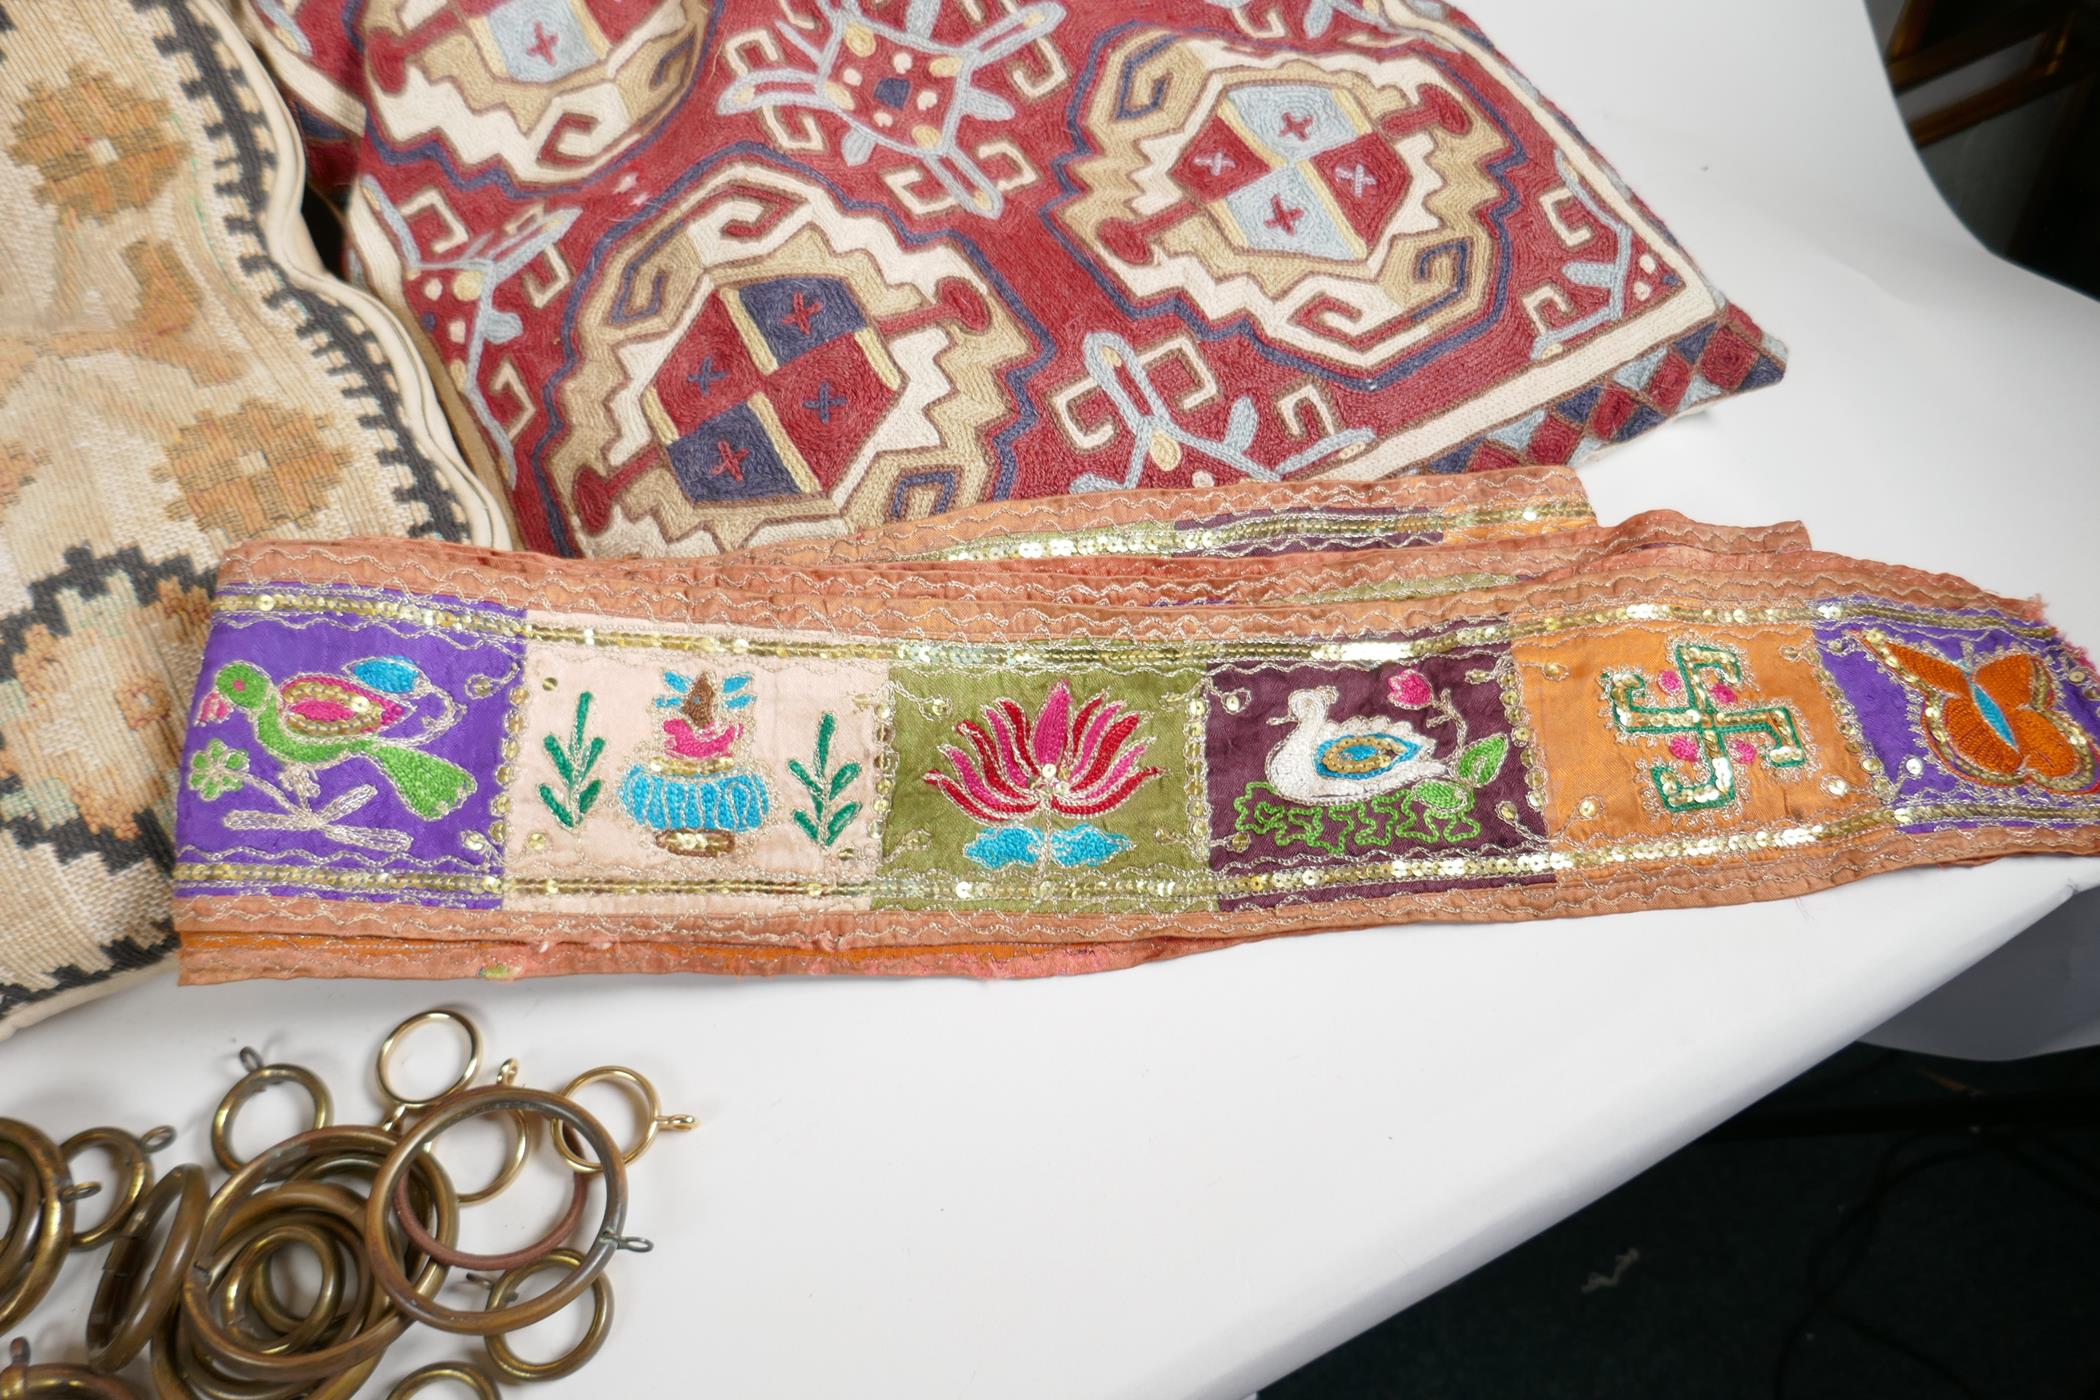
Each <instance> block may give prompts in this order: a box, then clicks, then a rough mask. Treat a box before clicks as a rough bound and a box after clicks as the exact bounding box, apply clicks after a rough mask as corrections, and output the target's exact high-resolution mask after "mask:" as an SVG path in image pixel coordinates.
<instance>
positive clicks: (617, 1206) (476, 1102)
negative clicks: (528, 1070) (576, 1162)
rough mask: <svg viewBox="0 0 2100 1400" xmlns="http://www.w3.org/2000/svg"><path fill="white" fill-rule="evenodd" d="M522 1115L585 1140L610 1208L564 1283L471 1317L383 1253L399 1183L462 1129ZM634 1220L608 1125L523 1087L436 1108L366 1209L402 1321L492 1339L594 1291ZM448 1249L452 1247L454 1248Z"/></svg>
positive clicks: (399, 1146)
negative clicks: (441, 1140) (440, 1139)
mask: <svg viewBox="0 0 2100 1400" xmlns="http://www.w3.org/2000/svg"><path fill="white" fill-rule="evenodd" d="M512 1109H521V1110H523V1111H525V1112H527V1113H530V1114H535V1115H539V1116H544V1117H550V1118H555V1119H558V1120H560V1121H561V1122H563V1123H566V1124H568V1125H569V1126H571V1127H573V1128H574V1129H575V1130H576V1131H577V1132H578V1133H579V1134H581V1136H582V1138H583V1140H584V1142H585V1144H586V1145H587V1146H588V1147H589V1148H590V1150H591V1151H592V1152H593V1153H595V1154H597V1156H598V1158H599V1160H600V1161H601V1163H602V1164H603V1166H604V1178H605V1202H604V1205H603V1208H602V1212H601V1215H600V1218H599V1222H598V1225H597V1227H596V1228H595V1229H594V1230H593V1231H592V1236H591V1246H590V1249H589V1250H588V1251H587V1252H586V1253H585V1254H584V1255H583V1256H582V1262H581V1263H579V1264H578V1265H577V1266H576V1267H575V1268H573V1269H571V1270H570V1271H569V1273H568V1275H567V1276H566V1277H565V1278H563V1279H562V1281H561V1282H559V1283H557V1284H555V1285H554V1287H552V1288H550V1289H548V1290H547V1291H546V1292H545V1293H542V1294H539V1295H538V1296H537V1297H534V1298H531V1299H529V1300H527V1301H525V1302H522V1303H517V1304H514V1305H512V1306H510V1307H507V1308H502V1309H498V1310H496V1311H493V1312H490V1311H468V1310H465V1309H461V1308H454V1307H450V1306H448V1305H446V1304H442V1303H438V1302H435V1301H433V1300H432V1299H431V1298H430V1297H429V1296H428V1294H426V1293H422V1292H418V1291H417V1290H415V1289H413V1288H412V1287H411V1286H410V1284H409V1280H408V1278H407V1276H406V1275H405V1274H404V1273H403V1272H402V1270H401V1264H400V1261H399V1259H398V1258H396V1257H395V1256H394V1255H393V1254H392V1253H390V1252H389V1251H387V1250H385V1249H384V1248H382V1246H383V1245H384V1244H385V1242H386V1240H387V1238H388V1232H389V1229H390V1227H391V1226H392V1223H393V1219H394V1182H395V1180H396V1178H398V1177H399V1176H400V1174H401V1173H402V1172H403V1171H406V1170H408V1169H409V1168H410V1167H411V1166H412V1165H415V1164H416V1163H417V1162H418V1161H419V1159H420V1158H421V1157H422V1155H423V1152H422V1149H423V1147H424V1146H425V1145H426V1144H427V1143H429V1142H430V1141H431V1140H432V1139H434V1138H435V1137H436V1136H437V1135H438V1134H439V1133H442V1132H443V1131H445V1129H447V1128H449V1127H451V1126H452V1125H453V1124H455V1123H462V1122H465V1121H466V1120H467V1119H470V1118H479V1117H482V1116H483V1115H485V1114H490V1113H503V1112H507V1111H509V1110H512ZM626 1219H627V1172H626V1168H625V1167H624V1166H623V1165H622V1164H621V1162H620V1146H619V1144H618V1143H616V1142H614V1141H613V1138H612V1134H610V1133H608V1132H607V1131H606V1130H605V1126H604V1125H603V1124H601V1123H600V1122H599V1121H598V1120H597V1119H595V1118H593V1117H591V1115H590V1114H589V1113H588V1112H586V1111H585V1110H584V1109H582V1108H581V1107H579V1106H577V1105H576V1104H574V1103H571V1102H570V1101H569V1100H568V1099H566V1098H563V1097H562V1096H561V1095H559V1094H550V1093H548V1092H546V1091H545V1090H543V1089H527V1088H523V1087H521V1086H517V1085H505V1084H492V1085H489V1086H488V1087H486V1088H481V1089H469V1090H468V1091H467V1092H465V1093H463V1094H458V1095H455V1096H454V1097H452V1098H450V1099H447V1100H446V1101H445V1102H443V1103H441V1104H439V1105H438V1106H437V1107H435V1108H433V1109H432V1110H431V1111H430V1113H429V1114H428V1115H426V1116H425V1117H424V1118H423V1119H422V1121H420V1122H418V1123H417V1124H416V1125H415V1127H413V1128H411V1129H409V1131H408V1132H407V1133H406V1134H405V1135H403V1136H402V1138H401V1140H400V1141H399V1142H398V1143H396V1144H395V1146H394V1150H393V1151H392V1152H391V1153H390V1154H389V1155H388V1156H387V1159H386V1162H385V1164H384V1165H383V1166H381V1167H380V1169H379V1175H378V1176H377V1177H375V1178H374V1179H373V1181H372V1191H371V1194H370V1196H369V1197H367V1198H366V1202H365V1250H366V1253H367V1255H369V1256H370V1264H371V1269H372V1274H373V1277H374V1278H375V1279H376V1280H377V1281H378V1283H379V1286H380V1288H382V1289H383V1290H385V1292H386V1295H387V1296H388V1297H389V1298H391V1299H393V1301H394V1306H395V1307H396V1308H397V1309H398V1310H399V1311H400V1313H401V1315H402V1316H404V1317H407V1318H410V1319H412V1320H414V1321H416V1322H421V1323H423V1324H425V1325H426V1326H430V1327H435V1328H437V1329H438V1330H439V1331H441V1332H464V1333H470V1334H476V1335H480V1336H487V1335H488V1334H490V1333H492V1332H514V1331H516V1330H517V1329H518V1328H521V1327H529V1326H531V1325H532V1324H533V1323H535V1322H538V1321H539V1320H540V1319H541V1318H544V1317H551V1316H553V1315H554V1314H555V1313H557V1312H559V1311H560V1310H561V1309H562V1308H563V1307H565V1306H567V1304H568V1303H569V1301H570V1300H571V1299H573V1298H575V1297H576V1296H578V1295H579V1294H581V1293H582V1292H583V1290H584V1289H586V1288H588V1287H589V1286H590V1282H591V1280H592V1279H594V1278H596V1277H597V1276H598V1275H599V1274H601V1273H603V1272H604V1271H605V1266H606V1265H607V1264H608V1263H610V1262H611V1261H612V1256H613V1254H614V1252H615V1251H617V1250H619V1249H622V1248H624V1247H626V1246H625V1244H624V1237H623V1236H622V1235H621V1234H620V1228H621V1226H622V1225H624V1224H625V1223H626ZM447 1242H448V1243H449V1240H448V1241H447Z"/></svg>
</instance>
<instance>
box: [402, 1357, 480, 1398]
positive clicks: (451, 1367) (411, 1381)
mask: <svg viewBox="0 0 2100 1400" xmlns="http://www.w3.org/2000/svg"><path fill="white" fill-rule="evenodd" d="M440 1381H452V1382H454V1383H455V1384H457V1385H460V1386H464V1387H465V1388H466V1389H468V1390H470V1391H472V1392H473V1393H474V1396H475V1400H500V1397H501V1395H502V1392H501V1391H499V1390H497V1389H496V1383H495V1382H494V1381H492V1380H490V1379H489V1378H488V1373H487V1372H485V1371H483V1370H482V1369H481V1368H480V1367H479V1366H470V1365H468V1364H467V1363H466V1362H464V1361H436V1362H432V1363H431V1364H430V1365H428V1366H425V1367H423V1368H422V1369H421V1370H417V1371H411V1372H409V1373H408V1374H407V1375H405V1376H403V1377H402V1378H401V1380H400V1383H399V1384H397V1385H396V1386H395V1387H394V1388H393V1389H392V1390H390V1391H388V1392H387V1393H386V1400H411V1397H413V1396H417V1395H421V1394H422V1393H423V1392H424V1391H426V1390H428V1389H429V1388H430V1387H431V1386H434V1385H436V1384H437V1383H438V1382H440Z"/></svg>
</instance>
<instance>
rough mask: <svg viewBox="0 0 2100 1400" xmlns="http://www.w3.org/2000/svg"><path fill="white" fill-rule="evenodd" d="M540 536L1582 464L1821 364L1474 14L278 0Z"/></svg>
mask: <svg viewBox="0 0 2100 1400" xmlns="http://www.w3.org/2000/svg"><path fill="white" fill-rule="evenodd" d="M243 3H244V4H245V21H244V22H245V24H246V25H247V27H248V30H249V32H250V33H251V34H252V36H253V37H254V38H255V40H256V42H257V44H258V46H259V47H260V48H261V49H262V50H263V52H264V53H265V54H266V56H267V57H268V58H269V60H270V62H271V64H272V65H273V66H274V68H275V70H276V72H277V75H278V78H279V81H280V83H281V84H282V86H283V88H284V90H285V92H286V93H287V95H288V96H289V97H290V98H291V100H292V102H293V103H294V105H295V106H296V107H297V108H298V109H299V111H300V113H301V117H302V129H303V130H304V131H305V132H306V133H307V138H308V140H309V143H310V145H311V148H312V153H313V165H314V169H315V171H316V172H317V174H318V175H319V176H320V177H321V178H322V179H323V180H324V181H325V182H327V183H329V184H331V185H332V186H333V187H334V188H335V189H336V190H338V191H339V192H340V193H341V194H342V196H343V197H344V198H345V200H346V201H347V206H348V227H349V230H350V243H351V250H352V257H353V259H354V262H355V266H356V269H357V271H358V272H359V273H361V275H362V276H363V277H364V278H365V279H367V280H368V281H369V283H370V285H371V286H372V287H373V288H374V289H375V291H377V292H378V294H379V295H380V296H381V297H382V298H383V299H384V300H385V301H386V302H387V303H388V304H390V305H391V306H393V307H394V309H395V310H396V311H397V312H398V313H399V315H400V316H401V318H402V320H403V322H404V323H406V324H407V325H408V326H410V327H411V328H412V334H414V335H415V337H416V338H417V342H418V344H419V346H420V348H421V349H422V351H423V354H424V356H425V357H426V359H427V360H428V361H429V363H430V365H431V367H432V369H433V371H434V374H435V378H436V380H437V382H438V385H439V389H440V392H441V393H442V394H443V396H444V399H445V403H446V407H447V410H448V412H449V415H450V417H451V419H452V421H453V423H454V426H455V428H456V429H457V432H458V435H459V437H460V439H461V441H462V443H463V445H464V446H465V448H466V450H467V452H468V453H469V455H470V456H471V457H472V458H473V459H474V461H475V463H476V465H477V466H478V468H479V469H480V470H481V471H482V473H483V474H484V475H485V477H486V478H487V480H488V481H489V482H490V483H491V484H492V485H493V486H494V487H495V488H496V489H498V490H499V491H501V492H502V493H503V494H504V495H506V496H507V498H508V499H509V501H510V503H511V505H512V507H513V508H514V510H515V514H516V518H517V523H518V526H519V530H520V535H521V538H522V540H523V541H524V542H526V543H528V544H530V545H532V546H534V547H536V548H539V549H543V550H549V551H553V552H558V553H565V554H621V553H645V554H647V553H655V554H662V553H677V554H703V553H715V552H720V551H725V550H730V549H735V548H739V547H742V546H746V545H751V544H765V543H769V542H776V541H779V540H783V539H790V538H795V537H804V538H807V537H812V536H816V537H833V536H838V535H843V534H845V533H847V532H849V531H851V530H855V529H859V528H864V527H868V526H874V525H879V524H882V523H884V522H887V521H893V520H899V519H911V518H917V517H923V516H927V515H931V514H934V513H937V512H941V511H946V510H951V509H955V508H959V507H963V506H968V505H971V504H973V503H977V502H983V501H996V500H1007V499H1018V498H1027V497H1040V496H1048V495H1055V494H1059V493H1064V492H1095V493H1099V492H1115V491H1123V490H1129V489H1134V488H1139V487H1148V488H1149V487H1169V486H1199V487H1200V486H1204V485H1209V484H1221V485H1222V484H1230V483H1233V482H1238V481H1246V480H1255V481H1280V480H1287V479H1289V480H1296V479H1302V478H1307V477H1312V476H1326V477H1335V478H1343V479H1356V480H1365V479H1372V478H1378V477H1384V476H1390V475H1395V474H1400V473H1408V472H1419V471H1434V472H1465V471H1479V470H1483V469H1491V468H1501V467H1510V466H1519V465H1542V464H1543V465H1554V464H1565V463H1574V462H1580V461H1582V460H1584V459H1585V458H1587V457H1589V456H1590V455H1592V454H1594V453H1596V452H1598V451H1600V450H1602V449H1604V448H1606V447H1608V446H1610V445H1612V444H1615V443H1620V442H1624V441H1626V440H1627V439H1629V438H1632V437H1635V436H1637V435H1639V434H1641V433H1644V432H1646V431H1648V430H1649V429H1651V428H1654V427H1655V426H1657V425H1658V424H1660V423H1662V422H1663V421H1664V420H1665V419H1667V418H1669V417H1671V416H1672V415H1675V414H1678V413H1681V412H1684V411H1686V410H1689V409H1692V408H1696V407H1699V406H1701V405H1704V404H1706V403H1709V402H1710V401H1712V400H1714V399H1716V398H1718V397H1720V396H1722V395H1727V394H1732V393H1737V392H1741V391H1743V390H1747V389H1754V388H1758V387H1760V386H1763V385H1767V384H1770V383H1772V382H1773V381H1775V380H1777V379H1778V378H1779V377H1780V374H1781V372H1782V362H1783V352H1782V351H1781V349H1780V347H1779V346H1778V345H1777V344H1776V343H1775V342H1774V341H1773V340H1772V339H1770V338H1769V337H1768V336H1766V335H1765V334H1764V332H1763V331H1762V330H1760V328H1759V327H1758V325H1757V324H1756V322H1754V321H1753V320H1752V319H1751V318H1750V317H1749V316H1748V315H1746V314H1745V313H1743V312H1742V311H1741V310H1739V309H1737V308H1735V307H1733V306H1731V305H1730V304H1729V303H1728V302H1727V301H1726V300H1725V299H1724V298H1723V297H1722V296H1721V294H1720V293H1719V291H1717V290H1716V289H1715V288H1714V287H1713V286H1712V285H1711V284H1710V283H1709V282H1708V281H1707V280H1706V279H1705V277H1704V276H1702V275H1701V273H1700V272H1699V269H1698V268H1697V267H1696V266H1695V264H1694V263H1693V261H1692V259H1691V257H1690V256H1689V255H1688V254H1687V253H1686V251H1685V250H1684V249H1683V248H1682V247H1680V246H1679V245H1678V244H1677V243H1676V241H1675V240H1674V239H1673V238H1672V237H1671V236H1670V234H1669V232H1668V231H1667V230H1666V229H1665V228H1664V227H1663V225H1662V224H1661V223H1660V221H1658V220H1657V219H1656V218H1655V217H1654V216H1653V215H1652V214H1651V213H1650V212H1649V211H1648V210H1647V208H1646V207H1645V206H1644V205H1643V204H1642V203H1641V202H1640V201H1639V200H1638V199H1637V198H1635V197H1634V196H1633V194H1632V193H1631V192H1630V191H1629V190H1628V189H1627V188H1626V186H1625V185H1624V183H1623V182H1622V181H1621V180H1620V179H1619V177H1618V176H1617V175H1616V174H1615V173H1614V172H1613V171H1612V169H1611V167H1610V166H1609V165H1607V164H1606V163H1605V162H1604V160H1603V159H1602V158H1601V157H1600V156H1599V155H1598V154H1597V152H1596V151H1595V150H1594V149H1592V148H1591V147H1590V146H1589V145H1588V143H1586V142H1585V141H1584V140H1583V139H1582V137H1581V136H1580V135H1579V134H1578V133H1577V132H1576V131H1575V130H1574V128H1573V127H1572V126H1571V125H1570V124H1569V123H1568V122H1567V120H1566V119H1565V118H1564V117H1562V116H1561V115H1560V113H1559V112H1558V110H1557V109H1556V108H1554V107H1553V106H1552V104H1551V103H1549V102H1548V101H1546V100H1545V99H1544V98H1543V97H1541V96H1540V95H1539V94H1538V93H1537V92H1536V91H1535V90H1534V89H1533V88H1532V87H1531V85H1530V84H1529V83H1528V82H1526V81H1525V79H1524V78H1523V76H1522V75H1521V74H1520V73H1518V72H1517V71H1516V70H1515V69H1514V68H1512V67H1511V66H1510V64H1509V63H1508V62H1507V61H1506V60H1505V59H1504V58H1503V57H1502V56H1501V55H1500V54H1499V53H1498V52H1497V50H1496V49H1495V47H1494V46H1493V45H1492V44H1491V43H1490V42H1489V41H1488V39H1487V38H1486V36H1484V35H1483V34H1482V33H1481V32H1480V31H1479V29H1478V28H1476V27H1475V26H1474V25H1473V23H1472V22H1471V21H1470V20H1468V19H1467V18H1466V17H1465V16H1464V15H1463V14H1461V13H1460V12H1459V11H1457V10H1456V9H1453V8H1451V7H1449V6H1447V5H1444V4H1441V3H1436V0H1382V2H1381V0H1147V3H1144V4H1139V5H1132V4H1129V3H1124V0H305V3H303V4H298V5H291V6H286V5H280V4H276V3H263V0H243Z"/></svg>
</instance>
